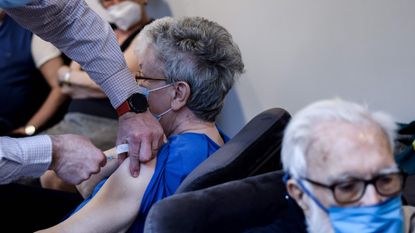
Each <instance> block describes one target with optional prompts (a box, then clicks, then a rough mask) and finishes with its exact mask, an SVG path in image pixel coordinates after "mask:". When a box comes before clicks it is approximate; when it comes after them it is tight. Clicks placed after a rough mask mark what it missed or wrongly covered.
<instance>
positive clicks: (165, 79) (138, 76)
mask: <svg viewBox="0 0 415 233" xmlns="http://www.w3.org/2000/svg"><path fill="white" fill-rule="evenodd" d="M141 80H149V81H167V78H163V77H158V78H150V77H145V76H142V75H141V74H140V73H137V74H136V75H135V81H136V82H137V83H138V82H139V81H141Z"/></svg>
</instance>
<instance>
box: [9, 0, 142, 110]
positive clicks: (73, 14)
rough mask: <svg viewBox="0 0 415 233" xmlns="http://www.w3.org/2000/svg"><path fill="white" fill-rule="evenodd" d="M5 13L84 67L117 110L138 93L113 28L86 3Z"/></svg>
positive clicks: (52, 2)
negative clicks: (129, 97) (132, 95)
mask: <svg viewBox="0 0 415 233" xmlns="http://www.w3.org/2000/svg"><path fill="white" fill-rule="evenodd" d="M5 11H6V12H7V13H8V14H9V15H10V16H11V17H12V18H13V19H15V20H16V21H17V22H18V23H19V24H21V25H22V26H23V27H25V28H27V29H29V30H31V31H32V32H34V33H35V34H37V35H38V36H39V37H41V38H42V39H44V40H46V41H49V42H51V43H52V44H54V45H55V46H56V47H57V48H58V49H59V50H61V51H62V52H63V53H65V54H66V55H67V56H68V57H70V58H71V59H72V60H75V61H77V62H78V63H79V64H81V66H82V68H83V69H84V70H85V71H86V72H87V73H88V74H89V76H90V77H91V78H92V79H93V80H94V81H95V82H96V83H97V84H98V85H100V86H101V88H102V89H103V90H104V91H105V93H106V94H107V96H108V97H109V99H110V100H111V103H112V105H113V106H114V107H115V108H116V107H118V106H119V105H120V104H121V103H122V102H123V101H124V100H126V99H127V98H128V96H130V95H131V94H133V93H136V92H138V87H137V85H136V83H135V80H134V78H133V75H132V74H131V72H130V71H129V69H128V67H127V64H126V62H125V59H124V56H123V54H122V52H121V49H120V46H119V44H118V42H117V40H116V38H115V35H114V32H113V31H112V29H111V27H110V25H109V24H108V23H107V22H105V21H103V20H102V19H101V18H100V17H99V16H98V15H97V14H96V13H95V12H94V11H93V10H91V9H90V8H89V7H88V6H87V5H86V3H85V2H84V1H83V0H70V1H63V0H34V1H32V3H30V4H28V5H27V6H25V7H19V8H10V9H5Z"/></svg>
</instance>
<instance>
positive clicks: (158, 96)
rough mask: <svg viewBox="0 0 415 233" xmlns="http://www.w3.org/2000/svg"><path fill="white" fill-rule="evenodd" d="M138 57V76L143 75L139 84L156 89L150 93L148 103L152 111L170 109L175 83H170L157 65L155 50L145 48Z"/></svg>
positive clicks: (157, 111)
mask: <svg viewBox="0 0 415 233" xmlns="http://www.w3.org/2000/svg"><path fill="white" fill-rule="evenodd" d="M137 59H138V64H139V71H138V72H137V76H141V77H143V78H142V79H140V78H138V80H137V81H138V84H139V85H140V86H142V87H145V88H147V89H148V90H150V91H151V90H155V91H151V92H150V93H149V95H148V104H149V109H150V111H151V112H152V113H153V114H156V115H159V114H161V113H163V112H165V111H167V110H168V109H170V107H171V101H172V95H173V94H172V91H173V90H174V89H173V88H174V85H168V83H167V82H166V78H165V77H163V73H162V72H161V71H160V69H158V68H157V67H155V65H154V62H153V61H154V55H153V50H152V49H151V48H147V49H145V50H144V51H143V53H142V54H141V56H139V55H138V56H137ZM158 88H161V89H158ZM156 89H158V90H156ZM163 118H164V117H163Z"/></svg>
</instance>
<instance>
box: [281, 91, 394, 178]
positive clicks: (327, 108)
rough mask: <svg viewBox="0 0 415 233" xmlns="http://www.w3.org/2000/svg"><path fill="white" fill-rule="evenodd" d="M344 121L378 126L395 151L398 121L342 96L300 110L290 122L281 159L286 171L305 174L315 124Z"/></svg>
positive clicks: (297, 175)
mask: <svg viewBox="0 0 415 233" xmlns="http://www.w3.org/2000/svg"><path fill="white" fill-rule="evenodd" d="M333 121H341V122H345V123H351V124H355V125H359V126H368V125H373V124H374V125H376V126H378V127H379V128H380V129H381V130H382V131H383V133H384V134H385V136H386V137H387V138H388V141H389V146H390V148H391V150H392V148H393V145H394V137H395V129H396V127H397V126H396V123H395V122H394V121H393V120H392V118H391V117H390V116H389V115H387V114H385V113H382V112H375V113H371V112H369V110H368V108H367V107H366V106H361V105H358V104H356V103H352V102H347V101H344V100H340V99H333V100H323V101H319V102H316V103H313V104H311V105H309V106H307V107H305V108H304V109H303V110H301V111H299V112H298V113H297V114H296V115H295V116H294V117H293V118H292V119H291V121H290V123H289V124H288V126H287V128H286V130H285V133H284V139H283V144H282V151H281V159H282V163H283V168H284V171H285V172H288V173H289V174H290V175H291V176H293V177H295V178H298V177H301V176H305V175H306V167H307V165H306V158H305V156H306V150H307V148H309V146H310V145H311V143H312V141H313V139H315V138H314V134H315V131H314V129H315V127H316V126H317V125H318V124H319V123H322V122H333Z"/></svg>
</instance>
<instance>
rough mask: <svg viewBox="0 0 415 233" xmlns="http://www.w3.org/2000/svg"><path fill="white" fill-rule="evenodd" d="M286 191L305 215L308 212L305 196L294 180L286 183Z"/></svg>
mask: <svg viewBox="0 0 415 233" xmlns="http://www.w3.org/2000/svg"><path fill="white" fill-rule="evenodd" d="M287 191H288V193H289V194H290V196H291V197H292V198H293V199H294V200H295V201H296V202H297V204H298V205H299V206H300V207H301V209H303V212H304V213H306V212H307V211H308V210H309V206H308V204H307V201H306V200H305V196H306V195H305V193H304V191H303V190H302V189H301V188H300V186H299V185H298V184H297V182H296V181H295V180H294V179H289V180H288V181H287Z"/></svg>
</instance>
